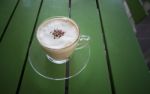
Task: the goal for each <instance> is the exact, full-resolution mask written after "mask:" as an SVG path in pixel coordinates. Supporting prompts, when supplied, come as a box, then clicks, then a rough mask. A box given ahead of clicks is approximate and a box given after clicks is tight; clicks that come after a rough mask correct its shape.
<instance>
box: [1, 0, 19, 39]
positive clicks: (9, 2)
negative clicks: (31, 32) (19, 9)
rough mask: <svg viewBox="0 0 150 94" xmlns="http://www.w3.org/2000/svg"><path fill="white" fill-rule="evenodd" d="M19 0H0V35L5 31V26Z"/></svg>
mask: <svg viewBox="0 0 150 94" xmlns="http://www.w3.org/2000/svg"><path fill="white" fill-rule="evenodd" d="M17 1H18V0H1V1H0V13H1V15H0V37H1V35H2V33H3V31H4V28H5V26H6V24H7V22H8V20H9V18H10V17H11V14H12V13H13V10H14V8H15V6H16V4H17Z"/></svg>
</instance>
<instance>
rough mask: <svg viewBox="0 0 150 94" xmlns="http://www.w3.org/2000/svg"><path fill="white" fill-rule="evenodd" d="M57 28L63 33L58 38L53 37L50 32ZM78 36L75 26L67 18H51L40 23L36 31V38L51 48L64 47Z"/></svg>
mask: <svg viewBox="0 0 150 94" xmlns="http://www.w3.org/2000/svg"><path fill="white" fill-rule="evenodd" d="M56 29H59V30H62V31H63V32H65V33H64V35H63V36H61V37H60V38H55V39H54V36H53V34H52V33H50V32H54V30H56ZM78 36H79V31H78V29H77V27H76V26H75V25H74V24H73V23H72V22H70V21H69V20H68V19H62V18H61V19H53V20H49V21H47V22H46V23H44V24H42V25H41V26H40V27H39V29H38V31H37V38H38V40H39V42H40V43H41V44H42V45H43V46H45V47H47V48H51V49H61V48H65V47H67V46H69V45H71V44H72V43H74V42H75V41H76V40H77V38H78Z"/></svg>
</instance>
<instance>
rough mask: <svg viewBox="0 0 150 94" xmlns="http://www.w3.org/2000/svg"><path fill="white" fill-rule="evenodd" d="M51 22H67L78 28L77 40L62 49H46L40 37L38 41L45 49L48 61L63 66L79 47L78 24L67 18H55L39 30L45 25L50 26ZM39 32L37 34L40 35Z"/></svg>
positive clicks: (77, 29)
mask: <svg viewBox="0 0 150 94" xmlns="http://www.w3.org/2000/svg"><path fill="white" fill-rule="evenodd" d="M51 20H65V21H66V20H67V21H68V22H69V23H70V24H72V26H73V27H75V28H76V32H77V34H78V35H77V36H78V37H77V38H76V39H75V41H74V42H73V43H72V44H70V45H68V46H66V47H63V48H60V49H54V48H50V47H46V46H45V45H43V44H42V43H41V42H40V41H39V39H38V37H37V40H38V42H39V44H40V45H41V47H42V48H43V50H44V51H45V56H46V57H47V58H48V60H50V61H51V62H53V63H55V64H63V63H66V62H67V61H68V60H69V57H70V56H71V54H72V53H73V52H74V50H75V48H76V47H77V44H78V42H79V40H80V33H79V28H78V26H77V24H76V23H75V22H74V21H73V20H72V19H70V18H67V17H54V18H50V19H47V20H45V21H44V22H43V23H42V24H41V25H40V26H39V28H38V30H39V29H40V28H42V27H43V26H44V25H45V24H48V23H50V22H51ZM38 30H37V34H36V35H38Z"/></svg>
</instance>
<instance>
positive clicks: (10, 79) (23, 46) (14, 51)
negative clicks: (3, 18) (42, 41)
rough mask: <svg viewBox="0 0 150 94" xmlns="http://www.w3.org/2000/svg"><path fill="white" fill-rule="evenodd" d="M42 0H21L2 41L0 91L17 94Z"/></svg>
mask: <svg viewBox="0 0 150 94" xmlns="http://www.w3.org/2000/svg"><path fill="white" fill-rule="evenodd" d="M39 5H40V0H21V2H20V3H19V5H18V7H17V9H16V12H15V14H14V16H13V18H12V20H11V22H10V24H9V26H8V29H7V31H6V33H5V37H4V39H3V40H2V41H1V43H0V66H1V68H0V74H1V77H0V92H1V93H3V94H15V92H16V89H17V85H18V81H19V78H20V74H21V71H22V66H23V63H24V60H25V56H26V53H27V48H28V44H29V41H30V37H31V33H32V30H33V26H34V23H35V20H36V15H37V12H38V7H39Z"/></svg>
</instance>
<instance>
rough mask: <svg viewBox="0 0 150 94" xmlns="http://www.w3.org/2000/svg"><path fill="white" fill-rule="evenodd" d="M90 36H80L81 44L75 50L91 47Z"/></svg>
mask: <svg viewBox="0 0 150 94" xmlns="http://www.w3.org/2000/svg"><path fill="white" fill-rule="evenodd" d="M89 41H90V36H88V35H80V39H79V42H78V44H77V47H76V49H75V50H80V49H83V48H84V47H86V46H88V45H89Z"/></svg>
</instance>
